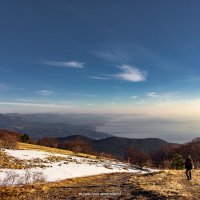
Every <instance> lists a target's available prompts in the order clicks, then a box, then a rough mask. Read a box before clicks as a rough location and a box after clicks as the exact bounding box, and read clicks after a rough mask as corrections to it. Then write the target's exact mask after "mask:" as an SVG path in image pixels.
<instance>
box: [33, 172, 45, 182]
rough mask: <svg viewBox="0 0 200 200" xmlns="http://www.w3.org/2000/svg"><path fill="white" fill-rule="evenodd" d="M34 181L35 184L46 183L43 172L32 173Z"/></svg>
mask: <svg viewBox="0 0 200 200" xmlns="http://www.w3.org/2000/svg"><path fill="white" fill-rule="evenodd" d="M32 181H33V182H34V183H38V182H45V177H44V174H43V173H42V172H33V173H32Z"/></svg>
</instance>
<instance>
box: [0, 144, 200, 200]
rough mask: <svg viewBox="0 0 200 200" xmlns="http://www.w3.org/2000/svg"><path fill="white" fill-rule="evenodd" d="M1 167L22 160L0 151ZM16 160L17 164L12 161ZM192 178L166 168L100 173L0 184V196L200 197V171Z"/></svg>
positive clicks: (35, 199)
mask: <svg viewBox="0 0 200 200" xmlns="http://www.w3.org/2000/svg"><path fill="white" fill-rule="evenodd" d="M19 149H32V150H42V151H46V152H51V153H59V154H68V155H79V156H83V157H90V158H95V157H94V156H90V155H86V154H74V152H71V151H66V150H60V149H55V148H48V147H42V146H38V145H30V144H24V143H20V144H19ZM0 156H1V159H0V164H1V165H2V166H4V167H1V168H19V169H20V168H21V167H24V163H23V162H21V163H20V162H18V160H16V159H14V158H12V157H9V156H7V155H5V154H4V152H2V151H0ZM15 163H17V164H15ZM192 174H193V179H192V180H190V181H188V180H186V176H185V172H184V171H183V170H165V171H162V172H159V173H156V174H148V175H137V174H131V173H114V174H102V175H97V176H90V177H83V178H74V179H68V180H64V181H60V182H55V183H36V184H29V185H24V186H9V187H0V199H2V200H3V199H5V200H53V199H57V200H64V199H81V200H83V199H94V200H101V199H110V200H112V199H113V200H115V199H119V200H121V199H122V200H125V199H126V200H128V199H130V200H132V199H136V200H137V199H140V200H147V199H152V200H159V199H166V200H167V199H175V200H176V199H177V200H178V199H180V200H181V199H183V200H186V199H187V200H190V199H194V200H195V199H196V200H197V199H200V181H199V178H200V170H193V172H192Z"/></svg>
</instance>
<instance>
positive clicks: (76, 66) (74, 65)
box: [41, 60, 85, 68]
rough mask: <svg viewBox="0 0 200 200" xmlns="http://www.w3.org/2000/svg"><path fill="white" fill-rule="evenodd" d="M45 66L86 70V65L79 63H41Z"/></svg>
mask: <svg viewBox="0 0 200 200" xmlns="http://www.w3.org/2000/svg"><path fill="white" fill-rule="evenodd" d="M41 63H42V64H45V65H51V66H57V67H65V68H84V65H85V63H83V62H78V61H68V62H64V61H51V60H45V61H42V62H41Z"/></svg>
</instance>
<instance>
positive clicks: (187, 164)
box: [185, 155, 193, 180]
mask: <svg viewBox="0 0 200 200" xmlns="http://www.w3.org/2000/svg"><path fill="white" fill-rule="evenodd" d="M192 168H193V163H192V158H191V156H190V155H189V156H188V158H186V160H185V169H186V171H185V174H186V176H187V179H188V180H191V179H192Z"/></svg>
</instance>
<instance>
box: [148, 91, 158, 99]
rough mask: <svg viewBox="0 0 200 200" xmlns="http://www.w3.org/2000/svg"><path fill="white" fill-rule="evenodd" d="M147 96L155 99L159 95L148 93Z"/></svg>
mask: <svg viewBox="0 0 200 200" xmlns="http://www.w3.org/2000/svg"><path fill="white" fill-rule="evenodd" d="M146 95H147V96H148V97H153V98H155V97H158V94H157V93H156V92H147V93H146Z"/></svg>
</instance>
